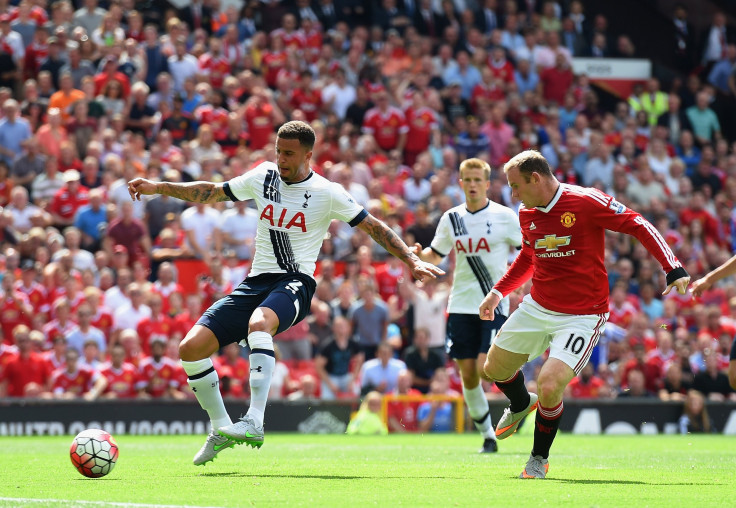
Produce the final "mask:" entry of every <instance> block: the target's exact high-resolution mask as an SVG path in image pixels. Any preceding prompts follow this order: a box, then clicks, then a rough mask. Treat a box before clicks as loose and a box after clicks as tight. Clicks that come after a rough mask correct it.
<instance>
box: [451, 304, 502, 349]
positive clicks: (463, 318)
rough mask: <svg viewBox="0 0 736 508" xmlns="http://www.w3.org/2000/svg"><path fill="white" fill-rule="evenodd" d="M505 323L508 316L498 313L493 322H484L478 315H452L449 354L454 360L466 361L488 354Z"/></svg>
mask: <svg viewBox="0 0 736 508" xmlns="http://www.w3.org/2000/svg"><path fill="white" fill-rule="evenodd" d="M505 322H506V316H504V315H502V314H498V313H496V319H494V320H493V321H484V320H483V319H481V318H480V316H479V315H478V314H450V315H449V316H448V318H447V339H446V342H445V350H446V351H447V354H448V355H450V358H452V359H453V360H465V359H468V358H478V355H479V354H480V353H488V350H489V349H490V348H491V342H492V341H493V338H494V337H495V336H496V334H497V333H498V331H499V330H500V329H501V327H502V326H503V324H504V323H505Z"/></svg>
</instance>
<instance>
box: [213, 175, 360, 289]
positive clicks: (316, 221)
mask: <svg viewBox="0 0 736 508" xmlns="http://www.w3.org/2000/svg"><path fill="white" fill-rule="evenodd" d="M224 190H225V193H226V194H227V195H228V197H230V199H232V200H233V201H244V200H246V199H253V200H255V202H256V207H257V208H258V214H259V219H258V229H257V233H256V243H255V245H256V254H255V257H254V259H253V265H252V266H251V270H250V273H249V275H259V274H263V273H290V272H301V273H305V274H307V275H309V276H310V277H314V269H315V265H316V261H317V255H318V254H319V250H320V247H321V246H322V240H324V238H325V234H326V233H327V228H328V227H329V225H330V221H332V219H339V220H341V221H344V222H347V223H348V224H350V225H351V226H357V225H358V224H359V223H360V222H361V221H362V220H363V219H364V218H365V217H366V216H367V215H368V212H366V211H365V209H364V208H363V207H362V206H360V205H359V204H357V203H356V202H355V200H354V199H353V198H352V197H351V196H350V194H348V192H347V191H346V190H345V189H344V188H343V187H342V186H341V185H340V184H338V183H334V182H331V181H329V180H327V179H326V178H324V177H322V176H320V175H318V174H317V173H315V172H311V173H310V174H309V176H308V177H307V178H306V179H305V180H302V181H301V182H298V183H292V184H288V183H286V182H284V181H282V180H281V176H280V175H279V168H278V166H276V164H274V163H273V162H264V163H262V164H259V165H258V166H257V167H256V168H254V169H252V170H251V171H248V172H247V173H245V174H243V175H241V176H238V177H236V178H233V179H232V180H230V181H229V182H226V183H225V185H224Z"/></svg>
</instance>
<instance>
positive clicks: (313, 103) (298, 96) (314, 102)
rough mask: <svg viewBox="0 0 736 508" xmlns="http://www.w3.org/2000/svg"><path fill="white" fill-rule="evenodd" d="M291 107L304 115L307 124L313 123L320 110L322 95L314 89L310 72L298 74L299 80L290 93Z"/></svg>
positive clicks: (305, 71)
mask: <svg viewBox="0 0 736 508" xmlns="http://www.w3.org/2000/svg"><path fill="white" fill-rule="evenodd" d="M290 103H291V106H292V107H293V108H294V109H299V110H301V111H302V112H303V113H304V116H305V118H306V121H307V122H313V121H314V120H315V119H316V118H317V116H318V115H319V114H320V113H321V110H322V106H323V104H322V93H321V92H320V90H319V89H317V88H314V86H313V83H312V71H310V70H304V71H302V72H301V74H300V80H299V82H298V83H297V85H296V87H295V88H294V89H293V90H292V91H291V99H290Z"/></svg>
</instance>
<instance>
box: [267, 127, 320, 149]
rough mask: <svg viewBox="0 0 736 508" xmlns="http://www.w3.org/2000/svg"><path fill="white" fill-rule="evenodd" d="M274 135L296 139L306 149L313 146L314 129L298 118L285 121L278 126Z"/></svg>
mask: <svg viewBox="0 0 736 508" xmlns="http://www.w3.org/2000/svg"><path fill="white" fill-rule="evenodd" d="M276 136H278V137H280V138H281V139H298V140H299V144H300V145H302V146H303V147H304V148H306V149H307V150H311V149H312V148H314V139H315V135H314V129H312V128H311V127H310V126H309V125H308V124H306V123H304V122H301V121H299V120H294V121H291V122H286V123H285V124H284V125H282V126H281V127H280V128H279V131H278V132H277V133H276Z"/></svg>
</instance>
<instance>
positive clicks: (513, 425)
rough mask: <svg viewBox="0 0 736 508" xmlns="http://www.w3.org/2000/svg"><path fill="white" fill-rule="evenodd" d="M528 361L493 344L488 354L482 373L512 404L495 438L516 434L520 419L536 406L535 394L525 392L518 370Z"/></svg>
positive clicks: (521, 374) (497, 427) (521, 376)
mask: <svg viewBox="0 0 736 508" xmlns="http://www.w3.org/2000/svg"><path fill="white" fill-rule="evenodd" d="M528 359H529V355H528V354H521V353H513V352H511V351H507V350H505V349H502V348H500V347H498V346H497V345H496V344H493V345H492V346H491V349H490V350H489V351H488V358H486V362H485V365H484V366H483V371H484V373H485V375H486V376H487V377H488V379H489V380H491V381H494V382H495V383H496V386H498V388H499V390H501V391H502V392H503V394H504V395H506V397H508V399H509V401H510V402H511V405H510V406H509V407H508V408H506V410H505V411H504V413H503V416H502V417H501V419H500V420H499V421H498V425H496V437H497V438H498V439H506V438H507V437H509V436H510V435H511V434H513V433H514V432H516V429H517V428H519V424H520V423H521V420H523V419H524V417H525V416H526V415H528V414H529V413H531V412H532V411H534V409H535V408H536V407H537V395H536V394H534V393H529V392H528V391H527V389H526V385H525V383H524V374H523V373H522V372H521V371H520V370H519V369H520V368H521V366H522V365H524V364H525V363H526V362H527V360H528Z"/></svg>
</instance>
